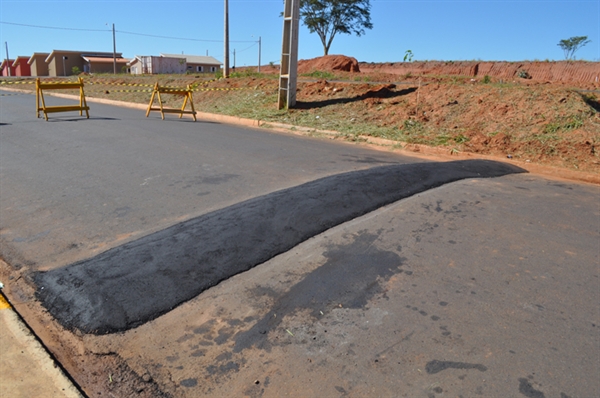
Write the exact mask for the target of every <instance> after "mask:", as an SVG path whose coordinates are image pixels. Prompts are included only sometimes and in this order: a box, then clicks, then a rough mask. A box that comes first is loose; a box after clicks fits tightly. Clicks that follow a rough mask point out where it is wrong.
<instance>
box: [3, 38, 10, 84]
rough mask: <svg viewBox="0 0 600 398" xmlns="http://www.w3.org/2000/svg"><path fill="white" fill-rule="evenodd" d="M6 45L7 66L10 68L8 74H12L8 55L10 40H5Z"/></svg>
mask: <svg viewBox="0 0 600 398" xmlns="http://www.w3.org/2000/svg"><path fill="white" fill-rule="evenodd" d="M4 45H5V46H6V67H7V68H8V76H11V73H10V58H9V57H8V42H7V41H5V42H4Z"/></svg>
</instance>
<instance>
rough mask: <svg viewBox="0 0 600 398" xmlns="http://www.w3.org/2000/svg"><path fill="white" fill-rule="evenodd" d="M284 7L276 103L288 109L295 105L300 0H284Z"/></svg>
mask: <svg viewBox="0 0 600 398" xmlns="http://www.w3.org/2000/svg"><path fill="white" fill-rule="evenodd" d="M284 7H285V8H284V10H283V45H282V49H281V66H280V68H281V70H280V72H279V100H278V103H277V106H278V108H279V109H284V108H285V109H289V108H293V107H294V106H295V105H296V83H297V80H298V27H299V20H300V0H285V6H284Z"/></svg>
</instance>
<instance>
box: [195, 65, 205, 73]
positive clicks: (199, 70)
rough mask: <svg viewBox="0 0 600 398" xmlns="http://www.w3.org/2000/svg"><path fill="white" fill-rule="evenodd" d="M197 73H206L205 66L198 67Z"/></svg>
mask: <svg viewBox="0 0 600 398" xmlns="http://www.w3.org/2000/svg"><path fill="white" fill-rule="evenodd" d="M196 72H204V66H196Z"/></svg>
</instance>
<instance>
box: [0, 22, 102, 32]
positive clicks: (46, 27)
mask: <svg viewBox="0 0 600 398" xmlns="http://www.w3.org/2000/svg"><path fill="white" fill-rule="evenodd" d="M0 24H4V25H16V26H26V27H29V28H40V29H55V30H79V31H85V32H110V30H109V29H79V28H59V27H56V26H40V25H27V24H23V23H14V22H4V21H0Z"/></svg>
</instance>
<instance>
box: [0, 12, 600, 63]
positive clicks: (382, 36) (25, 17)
mask: <svg viewBox="0 0 600 398" xmlns="http://www.w3.org/2000/svg"><path fill="white" fill-rule="evenodd" d="M223 5H224V1H223V0H188V1H178V0H171V1H152V0H150V1H141V0H118V1H115V0H97V1H85V0H78V1H71V0H65V1H50V0H37V1H33V0H0V21H1V22H3V23H1V24H0V41H1V44H2V49H1V57H0V58H2V59H4V58H5V56H6V47H5V42H6V43H8V51H9V55H10V57H11V58H14V57H15V56H17V55H25V56H30V55H31V54H32V53H34V52H50V51H52V50H53V49H60V50H84V51H85V50H87V51H107V52H112V47H113V41H112V24H113V23H114V24H115V28H116V32H117V33H116V43H117V52H122V53H123V56H125V57H127V58H131V57H133V56H134V55H158V54H159V53H177V54H180V53H182V52H184V53H185V54H194V55H206V53H207V52H208V54H209V55H212V56H214V57H215V58H217V59H218V60H220V61H222V60H223V19H224V18H223V16H224V12H223V9H224V8H223ZM282 9H283V1H282V0H262V1H261V0H229V24H230V40H231V44H230V50H231V51H232V52H233V50H234V49H235V50H236V56H235V63H236V65H237V66H245V65H256V64H257V62H258V43H257V41H258V37H261V39H262V58H261V60H262V64H268V63H269V62H271V61H272V62H274V63H278V62H279V58H280V52H281V34H282V26H283V25H282V24H283V22H282V20H281V18H280V13H281V11H282ZM371 18H372V22H373V25H374V27H373V29H372V30H367V31H366V34H365V35H364V36H361V37H356V36H349V35H340V36H337V37H336V38H335V40H334V42H333V45H332V47H331V50H330V53H331V54H344V55H348V56H352V57H355V58H356V59H358V60H359V61H366V62H388V61H389V62H397V61H401V60H402V59H403V57H404V54H405V52H406V50H411V51H412V52H413V54H414V58H413V60H415V61H416V60H419V61H424V60H443V61H450V60H452V61H460V60H484V61H522V60H562V59H564V55H563V52H562V50H561V49H560V47H558V46H557V44H558V42H559V41H560V40H561V39H567V38H569V37H573V36H588V38H589V39H590V40H591V43H589V44H588V45H587V46H585V47H583V48H581V49H580V50H579V51H578V52H577V54H576V57H577V59H584V60H588V61H600V0H562V1H557V0H514V1H511V0H502V1H496V0H462V1H460V0H432V1H428V0H371ZM13 24H24V25H35V26H44V27H57V28H70V29H73V30H63V29H47V28H37V27H31V26H20V25H13ZM88 30H90V31H88ZM147 35H155V36H162V37H174V38H177V39H168V38H158V37H150V36H147ZM184 39H191V40H184ZM320 55H323V49H322V45H321V42H320V40H319V38H318V36H317V35H316V34H310V33H309V32H308V30H307V29H306V28H305V27H303V26H301V29H300V45H299V58H300V59H308V58H314V57H318V56H320ZM230 63H231V65H233V54H231V55H230Z"/></svg>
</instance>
